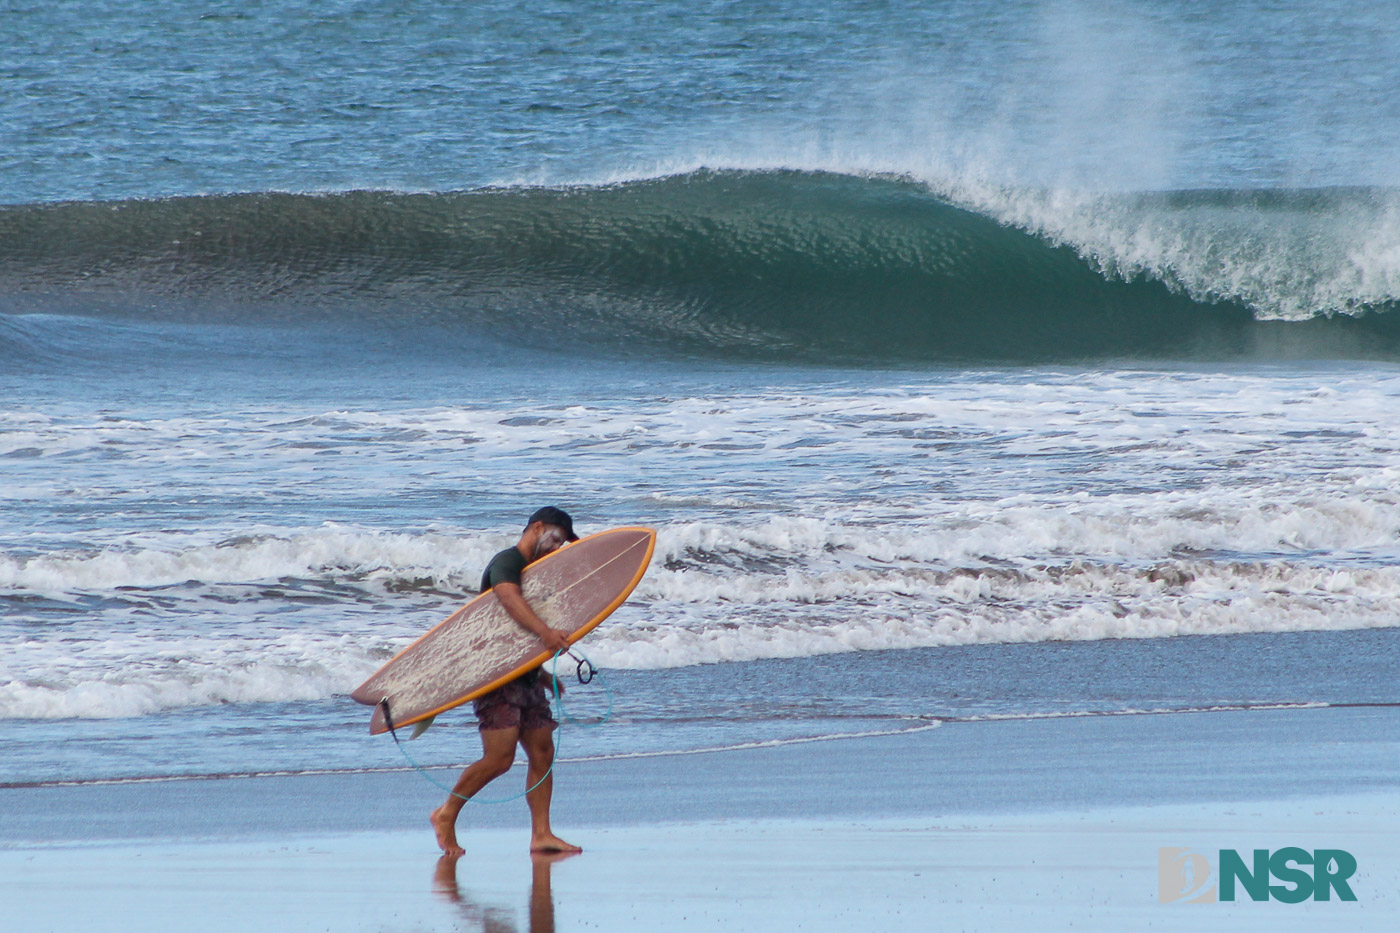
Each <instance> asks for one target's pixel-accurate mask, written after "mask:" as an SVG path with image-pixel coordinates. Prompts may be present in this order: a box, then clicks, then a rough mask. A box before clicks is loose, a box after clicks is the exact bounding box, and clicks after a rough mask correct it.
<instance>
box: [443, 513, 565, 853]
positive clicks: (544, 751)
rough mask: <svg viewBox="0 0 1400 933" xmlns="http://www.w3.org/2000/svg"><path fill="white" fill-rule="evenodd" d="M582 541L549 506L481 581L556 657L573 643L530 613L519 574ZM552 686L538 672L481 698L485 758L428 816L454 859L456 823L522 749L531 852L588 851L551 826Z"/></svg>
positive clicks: (465, 773) (546, 676)
mask: <svg viewBox="0 0 1400 933" xmlns="http://www.w3.org/2000/svg"><path fill="white" fill-rule="evenodd" d="M577 540H578V535H576V534H574V521H573V519H572V518H570V517H569V513H567V512H565V511H563V510H562V509H557V508H555V507H553V506H545V507H544V508H542V509H540V510H539V511H537V512H535V514H533V515H531V516H530V520H529V522H528V523H527V524H526V525H525V531H524V532H523V533H522V534H521V536H520V540H519V541H517V542H516V543H515V546H514V547H508V548H506V549H505V550H504V551H501V552H500V553H499V554H497V555H496V556H495V557H493V558H491V562H490V563H489V564H487V566H486V572H485V573H483V574H482V576H481V591H482V592H483V593H484V592H486V591H487V590H494V591H495V593H496V599H497V601H498V602H499V603H500V604H501V605H502V606H503V607H504V608H505V610H506V612H508V613H509V614H510V617H511V618H512V619H514V620H515V621H516V622H517V623H518V624H519V625H521V626H522V627H524V628H525V629H527V630H528V631H530V632H531V633H533V634H534V635H536V636H537V637H538V638H539V640H540V641H541V642H542V643H543V644H544V646H545V647H546V648H548V649H549V650H550V651H552V652H554V651H566V650H568V647H569V640H568V639H567V638H566V637H565V636H564V633H562V632H559V631H556V630H554V629H552V628H550V627H549V626H548V625H546V624H545V622H544V620H543V619H541V618H540V617H539V616H538V615H536V614H535V611H534V610H533V609H531V608H530V604H529V603H528V602H526V600H525V597H524V595H523V594H522V593H521V591H520V575H521V572H522V571H524V569H525V567H526V566H527V565H528V564H530V563H532V562H533V561H536V560H539V559H540V558H541V557H544V556H545V555H546V554H552V553H553V552H554V551H557V550H559V548H561V547H563V546H564V545H565V544H566V543H567V542H570V541H577ZM550 686H553V677H552V675H549V674H544V673H542V672H541V671H540V670H539V669H538V668H536V669H535V670H533V671H530V672H529V673H527V674H524V675H522V676H520V677H517V678H516V679H515V680H512V681H511V682H510V683H508V684H506V685H504V686H502V687H497V688H496V689H495V690H492V691H491V692H490V693H486V694H483V695H482V696H480V697H478V698H477V699H476V701H475V709H476V718H477V721H478V728H479V729H480V731H481V759H480V760H479V761H477V762H475V763H473V764H471V765H468V766H467V768H466V769H465V770H464V771H463V772H462V776H461V777H459V778H458V779H457V783H456V785H455V786H454V787H453V788H452V793H451V795H450V796H449V797H448V798H447V802H446V803H444V804H443V805H442V806H440V807H438V808H437V809H436V810H434V811H433V812H432V815H431V816H430V817H429V818H430V819H431V821H432V824H433V830H434V832H436V833H437V841H438V845H439V846H441V847H442V851H443V852H445V853H447V855H449V856H454V857H455V856H459V855H462V854H463V852H464V850H463V849H462V847H461V846H459V845H458V844H457V816H458V814H459V813H461V812H462V807H463V806H464V805H465V804H466V802H467V800H468V799H469V798H471V797H472V796H473V795H475V794H476V793H477V792H479V791H480V790H481V789H482V788H483V787H485V786H486V785H487V784H489V783H491V781H493V780H495V779H496V778H498V777H500V776H501V775H503V774H505V773H506V772H507V771H509V770H510V767H511V764H512V763H513V762H514V761H515V748H516V746H517V745H519V746H520V747H521V748H523V749H524V750H525V757H526V759H527V760H528V761H529V768H528V769H527V772H526V776H525V786H526V787H528V788H530V791H529V792H528V793H526V795H525V803H526V804H527V805H528V806H529V808H530V851H531V852H582V851H583V850H582V849H581V848H580V847H578V846H576V845H573V844H572V843H568V842H565V841H564V840H563V839H560V838H559V837H558V836H556V835H554V831H553V830H552V829H551V828H550V825H549V804H550V798H551V796H552V793H553V790H554V778H553V773H552V771H551V769H552V767H553V765H554V729H555V727H556V726H558V723H557V722H555V720H554V716H553V715H552V713H551V711H550V707H549V694H548V693H547V692H546V688H547V687H550ZM558 689H560V690H562V689H563V685H562V684H559V685H558Z"/></svg>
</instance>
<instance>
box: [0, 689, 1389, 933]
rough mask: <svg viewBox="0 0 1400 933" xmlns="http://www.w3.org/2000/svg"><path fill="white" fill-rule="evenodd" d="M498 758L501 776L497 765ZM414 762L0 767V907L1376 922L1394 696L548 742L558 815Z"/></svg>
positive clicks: (424, 919) (840, 924) (276, 921)
mask: <svg viewBox="0 0 1400 933" xmlns="http://www.w3.org/2000/svg"><path fill="white" fill-rule="evenodd" d="M520 776H521V775H520V774H518V773H516V772H513V773H512V774H511V775H509V776H507V777H506V778H504V779H503V781H502V782H498V784H499V783H503V782H514V781H516V779H517V778H519V777H520ZM437 797H438V792H437V790H436V789H435V788H433V787H432V786H431V785H429V784H428V783H427V782H426V781H424V780H423V779H422V777H421V776H420V775H417V774H413V773H408V774H339V775H319V776H305V777H276V778H244V779H225V780H198V781H180V782H157V783H146V784H119V785H97V786H70V787H40V788H11V789H5V790H0V904H3V908H0V930H5V931H9V930H15V931H20V930H26V931H28V930H164V929H171V930H176V929H194V928H198V929H203V930H247V929H260V928H261V929H267V930H274V929H275V930H324V929H329V930H395V931H397V930H405V931H408V930H437V929H459V928H460V929H486V930H536V931H542V930H547V929H559V930H582V929H608V930H632V929H635V930H654V929H660V928H663V927H664V928H667V929H681V930H686V929H715V928H724V929H726V930H748V929H752V930H773V929H799V928H800V929H804V930H827V929H830V930H837V929H841V930H850V929H855V928H859V929H872V930H880V929H901V928H904V927H906V926H908V925H909V924H911V923H912V924H916V925H918V926H919V927H920V928H933V929H993V930H996V929H1010V928H1015V927H1019V928H1043V929H1051V928H1068V927H1070V926H1071V925H1073V927H1074V928H1076V929H1082V928H1088V929H1105V930H1108V929H1114V930H1124V929H1138V928H1143V927H1146V926H1158V927H1162V928H1183V927H1188V926H1189V927H1190V928H1192V929H1222V930H1223V929H1232V930H1237V929H1261V930H1262V929H1271V930H1278V929H1318V928H1330V927H1335V928H1344V929H1351V930H1364V929H1377V930H1379V929H1393V928H1394V927H1395V924H1396V923H1397V921H1400V711H1397V710H1395V709H1392V708H1351V709H1345V708H1322V709H1302V710H1273V711H1254V712H1228V713H1196V714H1177V715H1161V716H1157V715H1153V716H1116V717H1085V718H1067V719H1048V720H1029V721H1024V720H1023V721H1000V722H998V721H991V722H974V723H956V724H949V725H945V726H943V727H941V728H938V729H934V730H931V731H927V732H922V733H916V734H911V735H904V736H892V737H882V738H866V739H851V740H843V741H832V742H819V743H809V744H802V745H790V746H782V747H778V748H762V749H748V750H741V751H728V752H717V753H707V754H699V755H683V756H668V757H653V758H634V759H621V760H608V761H581V762H566V763H564V764H563V765H561V770H560V777H559V784H558V790H557V792H556V803H555V824H556V828H557V829H558V830H559V832H560V834H561V835H563V836H564V837H565V838H567V839H570V840H571V841H574V842H578V843H580V844H581V845H583V846H584V847H585V849H586V851H585V852H584V854H582V855H580V856H577V857H573V858H567V859H563V860H560V861H557V862H548V861H541V860H538V859H532V858H531V857H530V855H529V853H528V852H527V851H526V850H527V840H528V833H527V830H526V826H527V822H526V815H525V811H524V805H523V803H522V802H520V801H516V802H514V803H512V804H503V805H500V806H490V807H479V808H470V807H469V808H468V810H467V811H466V812H465V813H464V815H463V820H462V824H461V826H460V837H461V840H462V842H463V844H464V845H465V846H466V848H467V854H466V855H465V856H464V857H463V858H462V859H460V860H459V861H457V862H456V863H455V864H452V863H449V862H443V861H441V860H440V859H439V857H438V853H437V852H436V851H435V848H434V845H433V840H432V836H431V834H430V832H429V830H428V827H427V823H426V819H425V818H426V814H427V812H428V810H430V809H431V808H432V806H434V805H435V804H436V802H437ZM1286 845H1296V846H1299V847H1302V848H1305V849H1308V850H1313V849H1318V848H1342V849H1346V850H1347V851H1349V852H1351V853H1352V854H1353V855H1354V856H1355V857H1356V858H1357V861H1358V865H1359V868H1358V872H1357V874H1356V876H1355V878H1354V879H1353V884H1354V888H1355V891H1356V894H1357V898H1358V899H1357V901H1356V902H1354V903H1342V902H1337V901H1332V902H1330V903H1312V902H1308V903H1304V904H1299V905H1288V904H1282V903H1278V902H1265V903H1254V902H1252V901H1249V900H1248V899H1247V898H1242V900H1241V901H1238V902H1236V903H1217V904H1206V905H1192V904H1185V903H1180V902H1178V903H1170V904H1162V903H1160V902H1159V898H1158V849H1159V848H1160V847H1166V846H1190V847H1192V848H1193V850H1195V851H1202V852H1206V853H1210V854H1213V853H1214V852H1215V851H1216V850H1219V849H1227V848H1232V849H1237V850H1239V851H1241V852H1246V853H1247V851H1248V850H1250V849H1254V848H1269V849H1278V848H1281V847H1283V846H1286Z"/></svg>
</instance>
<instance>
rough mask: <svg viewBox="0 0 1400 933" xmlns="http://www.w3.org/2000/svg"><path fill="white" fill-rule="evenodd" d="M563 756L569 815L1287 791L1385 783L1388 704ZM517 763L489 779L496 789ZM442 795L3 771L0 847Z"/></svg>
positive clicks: (978, 723)
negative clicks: (69, 781)
mask: <svg viewBox="0 0 1400 933" xmlns="http://www.w3.org/2000/svg"><path fill="white" fill-rule="evenodd" d="M470 740H471V741H473V742H474V740H475V736H474V735H473V736H471V739H470ZM561 765H563V766H564V767H562V768H561V769H560V772H559V774H558V775H557V780H556V784H555V804H554V812H555V814H556V820H557V821H560V822H561V824H563V823H568V824H571V825H581V826H610V825H618V824H625V825H641V824H654V823H666V822H678V821H687V820H689V821H695V820H713V819H772V818H778V819H801V818H822V819H826V818H879V817H889V816H910V815H913V816H940V817H942V816H953V815H959V814H991V815H995V814H1005V813H1017V812H1046V811H1049V812H1054V811H1063V810H1070V809H1075V808H1078V807H1085V806H1097V805H1101V804H1105V803H1111V804H1114V805H1122V806H1145V805H1168V804H1179V803H1192V802H1198V801H1226V800H1232V799H1267V800H1284V799H1289V798H1292V797H1299V796H1307V795H1313V794H1316V793H1318V792H1320V791H1323V790H1325V791H1326V792H1328V793H1343V794H1350V793H1367V792H1372V791H1379V792H1396V791H1400V707H1387V706H1349V707H1301V708H1271V709H1251V710H1235V711H1228V712H1219V711H1208V712H1189V713H1173V714H1137V715H1113V716H1065V717H1052V718H1035V719H1024V718H1023V719H979V720H975V721H964V722H953V723H945V724H942V725H940V726H939V727H937V728H927V729H922V730H920V731H911V732H900V733H894V734H887V735H880V736H855V737H849V738H841V739H837V740H828V741H818V742H812V741H805V742H793V743H787V744H772V745H756V746H755V747H743V748H730V749H726V750H722V751H692V752H687V753H685V754H665V755H646V756H615V757H614V756H596V757H592V758H587V759H581V760H573V761H570V760H568V759H563V760H562V761H561ZM517 770H518V769H516V770H513V771H512V774H511V775H508V776H507V777H506V778H505V779H502V780H501V781H498V782H497V783H496V784H493V785H492V788H493V789H495V790H497V791H506V790H509V789H510V788H509V786H508V783H507V782H508V781H510V780H511V778H512V777H513V776H516V774H517ZM429 773H430V774H432V775H433V776H434V777H436V778H437V779H439V780H450V779H451V777H453V776H455V774H456V770H455V768H443V769H429ZM1300 775H1306V778H1305V779H1303V778H1300V777H1299V776H1300ZM638 788H646V789H647V790H646V793H644V794H638V793H636V791H637V789H638ZM488 793H490V791H488ZM499 795H500V794H499V793H497V794H495V795H494V796H499ZM440 796H441V792H440V791H439V790H438V788H436V787H434V786H433V785H432V784H431V783H429V782H428V781H427V780H424V776H423V775H419V774H416V773H414V772H413V771H412V770H409V769H401V770H396V771H366V772H328V773H320V774H294V775H271V776H250V777H239V778H232V779H230V778H212V779H211V778H177V779H173V780H153V781H148V780H142V781H137V782H126V781H124V782H121V783H105V784H77V785H44V786H32V787H11V788H4V789H0V849H3V848H14V847H16V846H21V847H22V846H25V845H53V844H63V843H65V842H73V843H89V842H93V841H100V840H108V841H116V840H133V839H142V840H153V841H159V840H163V839H182V840H188V839H201V838H208V839H229V838H238V837H260V836H266V835H269V834H277V833H285V834H307V833H312V834H314V833H322V832H366V831H392V830H398V829H407V830H411V829H414V828H416V827H417V826H418V825H419V822H420V817H421V815H422V814H423V813H426V812H427V811H428V810H430V809H432V807H434V806H436V804H437V803H438V802H439V798H440ZM420 811H421V813H420ZM517 811H518V812H517ZM523 812H524V810H523V803H520V802H516V803H515V804H514V805H512V804H505V805H500V806H491V805H480V806H477V807H475V808H472V809H469V810H468V811H466V816H465V817H464V821H465V822H464V824H463V825H464V827H470V826H473V825H475V826H481V827H483V828H494V827H505V826H511V825H517V824H519V825H523Z"/></svg>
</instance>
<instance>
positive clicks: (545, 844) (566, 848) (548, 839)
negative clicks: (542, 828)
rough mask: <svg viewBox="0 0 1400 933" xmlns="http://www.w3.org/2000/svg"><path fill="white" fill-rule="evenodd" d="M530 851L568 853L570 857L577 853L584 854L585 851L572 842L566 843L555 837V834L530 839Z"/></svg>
mask: <svg viewBox="0 0 1400 933" xmlns="http://www.w3.org/2000/svg"><path fill="white" fill-rule="evenodd" d="M530 851H531V852H567V853H569V854H570V855H574V854H576V853H579V852H582V851H583V849H582V847H580V846H576V845H574V844H573V843H572V842H565V841H564V840H563V839H560V838H559V837H558V836H556V835H554V834H553V833H550V834H549V835H546V836H532V837H531V838H530Z"/></svg>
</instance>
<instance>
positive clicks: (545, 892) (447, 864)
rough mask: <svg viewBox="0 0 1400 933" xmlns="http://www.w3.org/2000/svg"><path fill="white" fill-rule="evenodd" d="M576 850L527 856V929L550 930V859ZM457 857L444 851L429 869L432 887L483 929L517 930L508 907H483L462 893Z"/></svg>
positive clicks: (543, 932) (500, 932)
mask: <svg viewBox="0 0 1400 933" xmlns="http://www.w3.org/2000/svg"><path fill="white" fill-rule="evenodd" d="M577 854H578V853H577V852H548V853H540V852H536V853H532V854H531V856H530V863H531V875H530V905H529V907H530V910H529V915H530V933H554V895H553V893H552V892H551V891H550V886H549V876H550V870H551V869H552V868H553V866H554V863H555V862H558V861H562V860H564V859H566V858H573V857H574V856H575V855H577ZM458 859H459V857H458V856H452V855H444V856H443V857H442V858H440V859H438V862H437V867H436V868H435V869H434V871H433V890H435V891H436V892H437V893H438V894H439V895H441V896H442V897H444V898H446V899H447V900H449V901H452V902H453V903H454V904H456V905H457V906H458V907H459V908H460V909H461V911H462V913H463V915H464V916H466V917H467V918H468V919H469V920H471V922H472V923H473V924H476V925H477V926H479V927H480V928H481V930H482V931H483V933H517V931H516V926H515V923H514V921H513V920H512V918H511V912H510V911H509V910H506V909H503V908H500V907H484V906H482V905H480V904H478V903H476V902H475V901H473V900H472V899H471V898H470V897H468V896H467V895H466V894H464V893H463V891H462V888H461V886H460V885H459V884H458V883H457V862H458Z"/></svg>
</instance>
